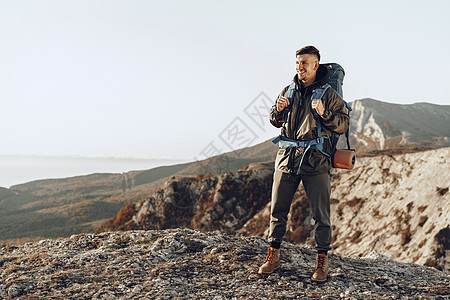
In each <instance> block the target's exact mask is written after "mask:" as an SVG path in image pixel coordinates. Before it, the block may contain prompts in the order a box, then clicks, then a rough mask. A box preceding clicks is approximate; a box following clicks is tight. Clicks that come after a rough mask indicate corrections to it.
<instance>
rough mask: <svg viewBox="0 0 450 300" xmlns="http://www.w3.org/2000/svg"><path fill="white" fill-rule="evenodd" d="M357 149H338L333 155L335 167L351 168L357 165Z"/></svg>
mask: <svg viewBox="0 0 450 300" xmlns="http://www.w3.org/2000/svg"><path fill="white" fill-rule="evenodd" d="M355 162H356V151H355V150H347V149H341V150H337V151H336V153H335V154H334V157H333V164H334V167H335V168H339V169H347V170H351V169H353V167H354V166H355Z"/></svg>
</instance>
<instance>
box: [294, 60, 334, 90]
mask: <svg viewBox="0 0 450 300" xmlns="http://www.w3.org/2000/svg"><path fill="white" fill-rule="evenodd" d="M329 79H330V72H329V71H328V69H327V67H325V66H324V65H319V68H318V69H317V73H316V80H314V82H313V84H311V85H310V86H308V88H316V87H318V86H322V85H324V84H325V83H327V82H328V80H329ZM294 82H295V85H296V86H297V89H301V88H302V85H301V82H300V81H299V80H298V75H297V74H295V76H294Z"/></svg>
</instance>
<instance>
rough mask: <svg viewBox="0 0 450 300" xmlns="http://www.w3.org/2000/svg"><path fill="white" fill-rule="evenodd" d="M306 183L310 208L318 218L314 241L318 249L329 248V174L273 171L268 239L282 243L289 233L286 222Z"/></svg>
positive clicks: (314, 216) (315, 219)
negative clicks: (296, 194) (292, 205)
mask: <svg viewBox="0 0 450 300" xmlns="http://www.w3.org/2000/svg"><path fill="white" fill-rule="evenodd" d="M300 181H302V182H303V187H304V188H305V192H306V196H307V197H308V201H309V207H310V209H311V212H312V216H313V218H314V221H315V234H314V237H315V240H316V249H317V250H326V251H328V250H330V249H331V247H330V244H331V223H330V194H331V185H330V174H329V173H324V174H319V175H295V174H289V173H283V172H282V171H279V170H277V169H275V173H274V174H273V187H272V203H271V211H270V213H271V214H270V232H269V242H279V243H281V241H282V239H283V237H284V234H285V233H286V222H287V217H288V213H289V210H290V208H291V203H292V198H293V197H294V194H295V192H296V191H297V188H298V186H299V184H300Z"/></svg>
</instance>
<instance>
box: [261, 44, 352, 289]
mask: <svg viewBox="0 0 450 300" xmlns="http://www.w3.org/2000/svg"><path fill="white" fill-rule="evenodd" d="M296 58H297V60H296V71H297V74H296V75H295V76H294V83H295V93H294V96H293V99H292V100H293V101H292V102H293V103H289V99H288V98H286V93H287V91H288V89H289V86H287V87H285V88H284V89H283V90H282V91H281V93H280V94H279V96H278V98H277V100H276V103H275V105H274V106H273V107H272V109H271V111H270V123H272V125H274V126H275V127H277V128H279V127H282V129H281V137H282V140H283V139H284V140H288V141H289V140H293V141H292V142H294V145H298V143H297V144H295V143H296V141H306V142H305V143H302V144H301V146H292V143H291V145H289V142H288V143H284V144H281V142H280V149H279V150H278V153H277V157H276V161H275V172H274V181H273V187H272V202H271V216H270V230H269V242H270V247H269V254H268V256H267V258H266V260H265V262H264V264H263V265H262V266H261V267H260V268H259V273H260V274H269V273H272V272H273V271H274V270H276V269H277V268H278V267H279V266H280V258H279V255H280V246H281V241H282V239H283V236H284V234H285V233H286V221H287V216H288V213H289V210H290V206H291V202H292V199H293V196H294V194H295V192H296V190H297V188H298V186H299V184H300V181H302V182H303V186H304V188H305V192H306V195H307V197H308V201H309V206H310V209H311V212H312V215H313V218H314V221H315V242H316V249H317V252H318V254H317V261H316V268H315V270H314V274H313V275H312V278H311V279H312V280H313V281H319V282H322V281H325V280H326V279H327V275H328V254H327V252H328V251H329V250H330V249H331V248H330V244H331V224H330V192H331V187H330V173H329V171H330V169H331V167H332V162H331V157H332V152H333V146H332V145H331V141H330V139H329V138H324V139H323V143H322V144H321V145H322V146H321V147H322V148H320V147H318V146H317V145H313V143H311V142H310V141H313V140H316V141H317V138H318V136H317V135H318V130H317V121H319V122H321V124H322V125H321V135H322V136H324V137H330V136H331V133H332V131H334V132H336V133H338V134H343V133H345V131H346V130H347V128H348V125H349V116H348V111H347V110H346V108H345V105H344V102H343V100H342V99H341V97H340V96H339V95H338V93H337V92H336V91H334V90H333V89H332V88H328V89H327V90H326V91H325V93H324V95H323V97H322V99H311V96H312V94H313V90H314V89H315V88H318V87H323V85H324V84H326V83H328V79H329V73H328V69H327V68H326V67H325V66H323V65H320V64H319V61H320V53H319V50H317V49H316V48H315V47H313V46H306V47H304V48H302V49H300V50H298V51H297V52H296ZM288 106H289V107H290V109H289V113H288V115H287V119H286V118H284V110H285V109H286V108H287V107H288ZM314 111H316V112H317V115H318V116H317V117H316V118H317V119H316V118H315V116H314ZM286 144H287V145H288V146H286ZM311 145H312V146H311Z"/></svg>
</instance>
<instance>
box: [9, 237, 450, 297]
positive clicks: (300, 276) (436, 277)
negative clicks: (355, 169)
mask: <svg viewBox="0 0 450 300" xmlns="http://www.w3.org/2000/svg"><path fill="white" fill-rule="evenodd" d="M267 247H268V243H267V242H266V240H264V239H262V238H260V237H236V236H231V235H220V234H217V233H213V232H208V233H202V232H200V231H195V230H190V229H167V230H149V231H143V230H142V231H126V232H105V233H101V234H79V235H73V236H71V237H70V238H65V239H57V240H42V241H40V242H36V243H27V244H24V245H21V246H15V247H13V246H5V247H2V248H0V298H1V299H13V298H14V299H177V298H178V299H201V298H202V299H306V298H308V299H341V298H346V299H380V298H382V299H449V297H450V296H449V295H450V276H449V275H448V274H445V273H444V272H441V271H439V270H436V269H434V268H430V267H425V266H420V265H416V264H411V263H402V262H397V261H393V260H390V259H388V258H387V257H386V256H383V255H380V254H378V253H375V252H373V253H370V254H369V255H367V256H366V257H364V258H359V257H353V258H352V257H341V256H338V255H335V254H332V253H331V254H330V259H329V260H330V269H331V271H330V274H329V276H328V280H327V282H325V283H322V284H318V283H313V282H311V280H310V276H311V274H312V271H313V268H314V264H315V255H316V253H315V251H314V250H313V249H312V248H310V247H308V246H298V245H294V244H290V243H284V244H283V245H282V250H281V261H282V265H281V268H280V269H279V271H277V272H276V273H273V274H271V275H269V276H260V275H258V274H257V269H258V267H259V265H260V264H261V263H262V262H263V261H264V259H265V257H266V251H267Z"/></svg>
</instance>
